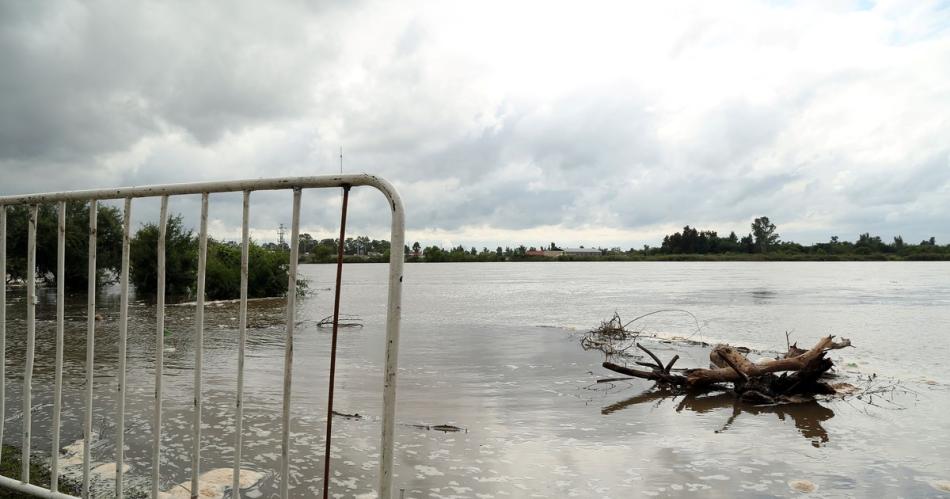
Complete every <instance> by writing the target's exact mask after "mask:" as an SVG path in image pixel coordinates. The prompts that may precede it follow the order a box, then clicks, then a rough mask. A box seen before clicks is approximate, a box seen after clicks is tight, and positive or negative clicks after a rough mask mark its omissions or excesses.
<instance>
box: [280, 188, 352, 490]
mask: <svg viewBox="0 0 950 499" xmlns="http://www.w3.org/2000/svg"><path fill="white" fill-rule="evenodd" d="M299 239H300V188H299V187H297V188H294V208H293V219H292V222H291V229H290V261H289V262H288V265H287V268H288V274H289V275H288V278H287V337H286V339H285V344H284V410H283V417H282V426H283V434H282V436H281V445H280V457H281V464H280V477H281V480H280V497H281V498H282V499H287V496H288V494H289V491H290V387H291V384H292V383H291V382H292V378H293V376H292V375H293V363H294V322H296V316H297V314H296V307H297V258H298V256H299V250H300V248H298V246H299V244H300V242H299ZM341 243H342V241H341Z"/></svg>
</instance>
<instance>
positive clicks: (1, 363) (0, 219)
mask: <svg viewBox="0 0 950 499" xmlns="http://www.w3.org/2000/svg"><path fill="white" fill-rule="evenodd" d="M6 418H7V207H6V206H0V443H2V442H3V420H5V419H6ZM0 448H2V446H0ZM0 453H2V451H0Z"/></svg>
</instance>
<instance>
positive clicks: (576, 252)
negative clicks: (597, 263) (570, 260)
mask: <svg viewBox="0 0 950 499" xmlns="http://www.w3.org/2000/svg"><path fill="white" fill-rule="evenodd" d="M564 254H565V255H567V256H600V250H599V249H597V248H564Z"/></svg>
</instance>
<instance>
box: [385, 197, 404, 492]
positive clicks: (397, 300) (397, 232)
mask: <svg viewBox="0 0 950 499" xmlns="http://www.w3.org/2000/svg"><path fill="white" fill-rule="evenodd" d="M390 195H391V198H390V200H391V202H392V210H393V213H392V226H391V229H390V236H389V237H390V241H391V242H390V247H389V299H388V303H387V305H386V367H385V371H384V372H383V432H382V433H383V435H382V439H381V443H380V456H379V497H380V499H390V498H391V497H392V480H393V444H394V441H395V430H396V369H397V365H398V361H399V320H400V318H401V316H402V277H403V275H402V268H403V261H404V260H405V246H404V245H405V244H406V241H405V240H406V213H405V209H404V208H403V205H402V200H401V199H400V198H399V196H398V195H396V194H395V191H392V190H390Z"/></svg>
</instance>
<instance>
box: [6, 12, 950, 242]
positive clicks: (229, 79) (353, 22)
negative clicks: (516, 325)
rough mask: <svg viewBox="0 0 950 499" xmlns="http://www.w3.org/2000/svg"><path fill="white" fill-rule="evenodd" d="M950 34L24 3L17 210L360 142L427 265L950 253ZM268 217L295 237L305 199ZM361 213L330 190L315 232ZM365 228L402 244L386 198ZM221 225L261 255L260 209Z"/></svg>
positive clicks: (860, 20) (11, 98)
mask: <svg viewBox="0 0 950 499" xmlns="http://www.w3.org/2000/svg"><path fill="white" fill-rule="evenodd" d="M948 28H950V3H948V2H934V3H931V2H923V1H906V2H904V1H882V2H868V1H856V2H848V1H842V2H838V1H830V0H818V1H815V2H800V3H799V2H785V1H772V2H752V1H748V2H746V1H737V2H695V3H691V2H639V3H635V2H626V1H624V2H618V3H611V2H573V3H559V2H551V1H540V2H508V1H503V2H488V1H478V2H447V1H437V2H435V1H434V2H423V3H416V2H379V3H376V2H327V3H319V2H301V3H293V2H245V3H241V2H223V3H219V2H203V3H202V2H181V3H178V2H154V3H145V2H141V3H140V2H135V3H133V2H120V1H97V2H88V3H70V2H47V3H44V2H3V3H0V173H2V180H0V193H3V194H14V193H29V192H37V191H51V190H72V189H80V188H94V187H106V186H117V185H141V184H149V183H165V182H187V181H197V180H212V179H238V178H258V177H275V176H296V175H314V174H323V173H333V172H336V171H338V169H339V157H338V156H339V148H340V147H341V146H342V147H343V148H344V170H345V171H347V172H350V173H354V172H363V171H365V172H371V173H376V174H379V175H382V176H384V177H386V178H388V179H389V180H391V181H392V182H393V183H394V184H395V185H396V186H397V188H398V189H399V190H400V191H401V193H402V195H403V197H404V201H405V204H406V207H407V214H408V227H409V234H408V237H407V238H408V239H409V241H415V240H418V241H420V242H422V243H423V244H442V245H454V244H464V245H466V246H471V245H476V246H479V247H481V246H483V245H485V246H490V247H494V246H496V245H497V244H502V245H505V244H516V243H519V242H524V243H526V244H529V245H530V244H541V243H547V242H550V241H556V242H558V243H559V244H561V245H564V246H574V245H582V244H583V245H588V246H591V245H602V246H622V247H624V248H627V247H630V246H635V247H639V246H641V245H643V244H652V245H655V244H658V243H659V241H660V240H661V239H662V236H663V235H664V234H666V233H669V232H672V231H674V230H678V229H679V228H681V227H682V226H683V225H685V224H690V225H693V226H698V227H700V228H704V229H715V230H719V231H720V232H721V233H728V232H729V231H730V230H735V231H737V232H739V233H740V234H741V233H744V232H748V230H749V224H750V222H751V220H752V219H753V218H754V217H757V216H761V215H767V216H769V217H770V218H771V219H772V221H774V222H775V223H776V224H777V225H778V229H779V230H778V232H779V233H780V234H781V235H782V238H783V239H792V240H797V241H800V242H809V243H810V242H816V241H826V240H828V238H829V237H830V236H832V235H838V236H840V237H841V238H842V239H849V240H852V239H855V238H856V237H857V235H858V233H860V232H866V231H869V232H871V233H872V234H879V235H881V236H882V237H884V238H885V239H887V240H890V238H891V237H893V236H894V235H897V234H902V235H903V236H904V238H905V239H907V240H910V241H914V242H916V241H919V240H920V239H923V238H925V237H930V236H936V237H937V239H938V241H939V242H943V243H947V242H950V29H948ZM253 199H254V201H255V202H254V205H253V217H252V225H253V226H254V234H255V235H256V236H257V237H258V238H260V239H268V238H273V237H274V233H275V231H276V227H277V225H278V224H279V223H285V224H289V221H290V220H289V213H290V195H289V194H286V193H284V194H279V195H278V194H259V195H255V196H254V197H253ZM338 205H339V194H338V193H333V194H327V193H324V194H317V193H308V194H307V195H306V196H305V198H304V208H303V221H302V223H303V230H304V231H309V232H311V233H313V234H314V235H317V236H321V237H327V236H329V235H330V234H331V233H332V232H334V231H336V230H337V229H336V227H337V224H338V223H339V220H338V217H339V215H338ZM172 209H173V211H176V212H181V213H182V214H183V215H184V216H185V218H186V219H187V220H188V221H189V223H193V222H194V220H195V219H196V218H197V210H198V205H197V203H196V202H195V200H194V199H193V198H183V199H176V200H174V201H173V205H172ZM156 211H157V208H156V203H154V202H151V203H149V202H138V201H137V202H136V204H135V208H134V212H133V219H134V220H137V221H139V222H141V221H144V220H149V219H154V218H155V217H156V213H155V212H156ZM351 213H352V215H351V218H350V222H349V226H350V229H351V233H353V234H360V233H368V234H370V235H374V236H376V237H388V213H387V211H386V208H385V205H384V204H383V202H382V198H381V196H380V195H379V194H378V193H375V192H374V191H368V190H365V189H364V190H363V192H360V193H357V194H355V196H354V201H353V204H352V205H351ZM211 218H212V222H211V227H212V232H213V234H215V235H217V236H218V237H235V236H237V235H239V233H240V229H239V226H240V199H239V195H238V196H233V195H232V196H217V197H214V198H212V204H211Z"/></svg>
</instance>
